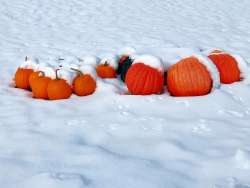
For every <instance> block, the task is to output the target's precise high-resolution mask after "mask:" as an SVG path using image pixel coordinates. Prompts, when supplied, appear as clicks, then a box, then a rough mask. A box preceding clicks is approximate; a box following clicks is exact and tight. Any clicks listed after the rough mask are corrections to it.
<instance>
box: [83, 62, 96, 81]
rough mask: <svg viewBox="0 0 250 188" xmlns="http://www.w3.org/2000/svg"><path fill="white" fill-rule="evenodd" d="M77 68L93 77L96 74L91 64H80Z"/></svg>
mask: <svg viewBox="0 0 250 188" xmlns="http://www.w3.org/2000/svg"><path fill="white" fill-rule="evenodd" d="M79 70H80V71H81V72H82V73H83V74H89V75H90V76H92V77H93V78H94V79H96V78H97V74H96V70H95V67H94V66H92V65H82V66H80V68H79Z"/></svg>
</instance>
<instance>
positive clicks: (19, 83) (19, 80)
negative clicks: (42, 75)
mask: <svg viewBox="0 0 250 188" xmlns="http://www.w3.org/2000/svg"><path fill="white" fill-rule="evenodd" d="M32 73H33V70H32V69H24V68H18V69H17V71H16V74H15V78H14V80H15V85H16V87H17V88H21V89H27V90H29V89H30V84H29V77H30V75H31V74H32Z"/></svg>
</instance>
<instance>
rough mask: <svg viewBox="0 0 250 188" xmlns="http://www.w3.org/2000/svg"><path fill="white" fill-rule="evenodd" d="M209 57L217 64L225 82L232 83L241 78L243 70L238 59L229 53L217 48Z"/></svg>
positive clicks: (221, 78) (222, 80) (222, 81)
mask: <svg viewBox="0 0 250 188" xmlns="http://www.w3.org/2000/svg"><path fill="white" fill-rule="evenodd" d="M208 58H209V59H210V60H211V61H212V62H213V63H214V64H215V65H216V67H217V69H218V71H219V73H220V80H221V83H223V84H231V83H233V82H237V81H240V80H241V76H240V74H241V72H240V69H239V67H238V62H237V61H236V59H235V58H234V57H233V56H231V55H230V54H228V53H225V52H222V51H219V50H216V51H213V52H212V53H211V54H210V55H209V56H208Z"/></svg>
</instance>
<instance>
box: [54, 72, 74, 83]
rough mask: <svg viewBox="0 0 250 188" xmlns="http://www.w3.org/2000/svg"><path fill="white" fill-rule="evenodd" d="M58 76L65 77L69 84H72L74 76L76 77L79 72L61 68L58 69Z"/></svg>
mask: <svg viewBox="0 0 250 188" xmlns="http://www.w3.org/2000/svg"><path fill="white" fill-rule="evenodd" d="M57 75H58V78H61V79H64V80H66V81H67V83H68V84H69V85H72V83H73V80H74V78H75V77H76V75H77V73H76V72H75V71H73V70H69V69H65V68H61V69H58V71H57Z"/></svg>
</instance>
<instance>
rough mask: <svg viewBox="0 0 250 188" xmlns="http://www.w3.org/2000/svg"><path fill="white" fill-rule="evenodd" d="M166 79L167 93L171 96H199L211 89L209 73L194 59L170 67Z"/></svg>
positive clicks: (187, 59)
mask: <svg viewBox="0 0 250 188" xmlns="http://www.w3.org/2000/svg"><path fill="white" fill-rule="evenodd" d="M166 77H167V78H166V80H167V88H168V91H169V93H170V94H171V95H173V96H201V95H206V94H208V93H210V91H211V89H212V78H211V76H210V73H209V72H208V70H207V69H206V66H205V65H203V64H202V63H200V62H199V60H198V59H197V58H195V57H189V58H185V59H183V60H181V61H179V62H178V63H176V64H175V65H173V66H171V67H170V68H169V70H168V71H167V75H166Z"/></svg>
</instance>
